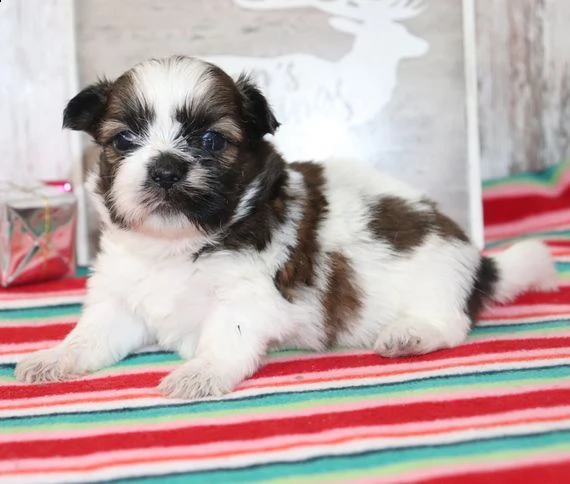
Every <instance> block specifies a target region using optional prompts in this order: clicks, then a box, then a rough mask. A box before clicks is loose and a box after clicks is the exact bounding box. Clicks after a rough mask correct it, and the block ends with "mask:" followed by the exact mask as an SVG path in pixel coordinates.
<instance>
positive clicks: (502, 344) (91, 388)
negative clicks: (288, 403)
mask: <svg viewBox="0 0 570 484" xmlns="http://www.w3.org/2000/svg"><path fill="white" fill-rule="evenodd" d="M556 348H569V349H570V338H569V337H560V338H555V337H553V338H528V339H521V340H504V341H482V342H479V343H472V344H469V345H464V346H459V347H457V348H452V349H449V350H442V351H438V352H435V353H431V354H428V355H422V356H417V357H409V358H397V359H392V358H383V357H381V356H379V355H376V354H374V353H365V354H362V355H350V356H342V355H334V354H333V355H331V356H330V357H319V358H314V359H310V358H307V359H300V360H293V361H281V362H269V363H268V364H267V365H265V366H264V367H263V368H261V369H260V370H259V371H258V372H257V373H256V374H255V375H254V376H253V377H252V379H257V378H267V377H273V376H284V375H294V374H303V373H314V372H321V371H330V370H334V369H338V368H359V367H367V366H376V365H380V364H382V363H383V362H386V363H388V362H389V363H390V365H391V366H397V365H407V364H409V363H410V362H418V363H420V362H426V361H445V360H447V359H451V358H462V357H469V356H473V355H484V354H500V353H503V352H512V351H528V350H535V349H541V350H544V349H556ZM458 365H459V362H458ZM165 372H166V370H163V371H155V372H147V373H142V374H141V373H136V374H130V375H129V374H126V375H118V376H113V375H102V376H101V377H100V378H98V377H96V376H95V377H91V378H89V379H83V380H75V381H69V382H62V383H48V384H43V385H26V384H12V385H2V386H1V387H0V388H1V389H2V395H3V399H4V400H8V399H17V398H34V397H45V396H52V395H62V394H68V393H75V392H97V391H102V390H121V389H126V388H153V387H154V386H156V385H157V384H158V381H159V379H160V378H161V377H162V376H164V374H165Z"/></svg>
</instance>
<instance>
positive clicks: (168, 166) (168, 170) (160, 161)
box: [148, 154, 188, 190]
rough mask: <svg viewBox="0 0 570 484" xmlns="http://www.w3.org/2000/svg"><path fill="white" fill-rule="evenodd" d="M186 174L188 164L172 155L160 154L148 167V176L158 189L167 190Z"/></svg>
mask: <svg viewBox="0 0 570 484" xmlns="http://www.w3.org/2000/svg"><path fill="white" fill-rule="evenodd" d="M187 173H188V163H187V162H186V161H184V160H181V159H179V158H177V157H176V156H173V155H167V154H162V155H160V156H159V157H158V158H157V159H156V161H155V162H154V163H153V164H152V165H151V166H150V168H149V172H148V176H149V178H150V179H151V180H152V181H153V182H154V183H156V184H157V185H158V186H159V187H161V188H164V189H165V190H168V189H169V188H172V187H173V186H174V185H175V184H176V183H178V182H179V181H180V180H183V179H184V178H185V177H186V174H187Z"/></svg>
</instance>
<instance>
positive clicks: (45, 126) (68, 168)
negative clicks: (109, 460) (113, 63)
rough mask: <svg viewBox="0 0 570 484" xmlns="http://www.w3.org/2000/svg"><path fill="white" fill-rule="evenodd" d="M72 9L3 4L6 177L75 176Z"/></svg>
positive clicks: (46, 1)
mask: <svg viewBox="0 0 570 484" xmlns="http://www.w3.org/2000/svg"><path fill="white" fill-rule="evenodd" d="M72 9H73V3H72V0H24V1H17V0H4V1H3V2H0V46H1V47H0V79H1V80H0V178H8V179H12V180H15V181H18V182H25V181H26V180H28V179H30V177H34V178H44V179H45V178H48V179H57V178H69V177H71V176H72V172H73V170H74V159H75V161H77V158H76V157H77V150H76V147H77V145H76V143H75V145H74V140H73V134H72V133H70V132H69V131H63V130H62V129H61V121H62V111H63V107H64V106H65V103H66V102H67V101H68V99H69V96H70V95H71V93H72V92H73V91H75V90H76V88H77V83H76V63H75V52H74V22H73V12H72ZM76 139H77V138H76ZM74 150H75V151H74ZM75 166H76V167H77V164H75ZM79 168H80V167H79Z"/></svg>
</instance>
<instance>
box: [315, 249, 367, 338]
mask: <svg viewBox="0 0 570 484" xmlns="http://www.w3.org/2000/svg"><path fill="white" fill-rule="evenodd" d="M327 256H328V263H329V270H330V273H329V278H328V281H327V288H326V290H325V292H324V294H323V296H322V304H323V309H324V312H325V319H324V324H325V334H326V345H327V347H329V348H330V347H331V346H334V345H335V344H336V342H337V338H338V334H339V333H340V332H341V331H343V330H345V329H346V328H347V327H348V325H349V324H350V322H351V321H352V320H354V318H355V317H356V316H357V314H358V312H359V311H360V308H361V307H362V293H361V289H360V287H359V286H358V284H357V283H356V280H355V279H356V278H355V273H354V269H353V268H352V266H351V265H350V262H349V260H348V259H347V258H346V256H344V255H343V254H341V253H340V252H330V253H328V254H327Z"/></svg>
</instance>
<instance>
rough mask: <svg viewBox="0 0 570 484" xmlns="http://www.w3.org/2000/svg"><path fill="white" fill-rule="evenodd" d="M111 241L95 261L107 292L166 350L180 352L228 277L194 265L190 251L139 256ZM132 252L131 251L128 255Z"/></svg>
mask: <svg viewBox="0 0 570 484" xmlns="http://www.w3.org/2000/svg"><path fill="white" fill-rule="evenodd" d="M120 242H121V241H118V240H116V238H114V237H112V236H110V237H108V238H107V241H106V244H105V247H104V250H103V252H102V253H101V255H100V257H99V260H98V261H97V266H96V271H97V274H98V281H100V284H105V286H106V287H105V292H106V293H107V294H108V295H109V296H111V297H113V298H115V299H117V300H119V301H121V302H122V304H124V305H125V306H126V309H127V310H128V311H129V312H131V313H133V314H134V315H136V317H137V318H139V319H140V320H141V323H143V324H144V325H145V326H147V328H148V330H149V333H150V334H151V335H152V336H153V337H154V338H155V339H156V342H158V343H159V344H160V345H161V346H162V347H163V348H164V349H170V350H175V351H179V349H180V348H179V345H180V343H181V341H182V340H187V338H188V337H189V336H192V334H193V333H195V336H196V337H197V336H198V334H199V332H200V326H201V324H202V322H203V321H204V319H205V318H206V317H207V316H208V314H209V313H210V312H211V311H212V308H213V307H214V306H215V304H216V294H218V295H219V294H220V292H223V281H224V275H223V274H222V273H221V272H220V271H211V270H209V268H208V267H207V266H206V264H204V263H200V262H194V261H193V259H192V252H191V250H190V248H189V249H187V250H184V249H181V251H180V253H165V252H164V251H163V248H162V247H161V246H160V243H156V242H155V245H156V247H155V248H154V250H153V249H152V246H150V247H149V248H148V249H147V250H145V251H142V252H141V251H137V247H136V245H135V246H133V245H130V246H123V245H122V244H121V243H120ZM129 249H131V250H129Z"/></svg>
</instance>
